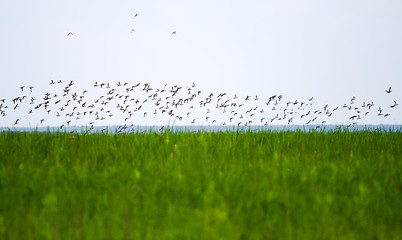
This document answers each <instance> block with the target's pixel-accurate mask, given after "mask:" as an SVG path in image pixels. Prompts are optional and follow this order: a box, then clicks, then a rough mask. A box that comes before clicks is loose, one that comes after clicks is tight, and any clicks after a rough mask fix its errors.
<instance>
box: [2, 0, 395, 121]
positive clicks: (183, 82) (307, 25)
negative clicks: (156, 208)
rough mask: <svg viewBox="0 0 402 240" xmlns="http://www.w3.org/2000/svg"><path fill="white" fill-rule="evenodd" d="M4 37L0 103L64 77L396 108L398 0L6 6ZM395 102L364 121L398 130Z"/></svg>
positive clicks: (42, 0) (21, 1)
mask: <svg viewBox="0 0 402 240" xmlns="http://www.w3.org/2000/svg"><path fill="white" fill-rule="evenodd" d="M135 14H138V16H137V17H134V15H135ZM132 29H134V31H135V32H133V31H132ZM173 31H176V34H172V32H173ZM0 32H1V38H0V66H1V67H0V70H1V71H0V81H1V88H0V99H1V98H6V99H12V98H14V97H16V96H19V95H21V92H20V91H21V90H20V89H19V86H21V85H25V86H35V89H36V91H39V90H41V91H45V92H46V91H51V89H50V90H48V89H49V88H50V87H51V86H49V82H50V80H51V79H54V80H59V79H62V80H63V81H65V82H69V81H71V80H74V82H75V83H76V86H80V87H82V88H87V87H89V86H91V85H92V84H93V83H94V82H95V81H98V82H110V83H116V82H118V81H122V82H129V83H130V84H135V83H138V82H141V83H145V82H149V83H151V85H153V86H158V87H160V86H161V87H163V86H164V84H169V85H170V86H174V85H179V86H183V87H185V86H190V85H191V84H192V83H196V85H197V88H198V89H199V90H202V91H204V92H217V93H219V92H228V94H231V95H233V94H237V95H239V96H245V95H251V96H255V95H258V96H259V97H260V98H261V99H268V97H269V96H271V95H273V94H283V95H284V96H285V97H287V99H289V101H290V100H292V101H293V100H295V99H307V98H310V97H312V96H314V104H315V105H316V106H317V108H318V107H321V106H324V105H325V104H327V103H328V104H330V105H331V106H334V107H335V106H342V105H343V104H344V103H347V102H349V101H350V98H351V97H353V96H355V97H356V98H357V100H356V101H360V102H371V101H374V102H375V103H376V107H378V106H382V107H383V109H384V110H385V109H387V108H389V106H390V105H392V104H393V103H394V101H397V102H398V103H402V97H401V96H402V44H401V43H402V1H400V0H337V1H327V0H305V1H297V0H272V1H269V0H258V1H257V0H255V1H244V0H242V1H237V0H231V1H229V0H222V1H220V0H215V1H201V0H198V1H197V0H196V1H184V0H172V1H170V0H160V1H156V0H155V1H154V0H143V1H136V0H130V1H124V0H122V1H110V0H108V1H106V0H97V1H81V0H80V1H78V0H68V1H54V0H53V1H50V0H37V1H28V0H3V1H1V3H0ZM69 32H72V33H73V35H70V36H67V34H68V33H69ZM389 87H392V90H393V92H392V93H391V94H387V93H386V92H385V89H388V88H389ZM91 94H96V93H91ZM399 107H400V106H398V107H396V108H394V109H392V112H390V113H391V115H390V116H389V117H387V118H383V117H380V118H378V117H372V118H370V119H368V120H367V122H366V123H388V124H402V111H401V110H400V109H399ZM13 114H14V113H10V114H9V115H8V117H9V119H8V120H7V119H6V118H4V117H3V118H1V117H0V125H2V126H4V125H10V124H12V123H14V119H13V117H16V116H17V115H13ZM18 116H19V117H21V115H18ZM22 117H23V116H22ZM36 120H37V119H36ZM147 121H149V120H147ZM340 121H342V120H341V117H339V118H335V120H334V121H333V122H340ZM329 122H330V121H329ZM139 123H141V121H139ZM49 124H51V123H49Z"/></svg>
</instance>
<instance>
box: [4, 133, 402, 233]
mask: <svg viewBox="0 0 402 240" xmlns="http://www.w3.org/2000/svg"><path fill="white" fill-rule="evenodd" d="M401 159H402V133H401V132H399V131H394V132H391V131H375V132H373V131H354V132H353V131H347V130H341V131H326V132H324V131H309V132H303V131H278V132H277V131H263V132H250V131H231V132H230V131H229V132H202V131H200V132H196V133H193V132H170V131H169V130H166V131H164V132H162V133H158V132H148V133H140V132H137V133H132V134H128V133H124V134H107V133H104V134H102V133H94V134H79V133H62V132H54V133H46V132H45V133H43V132H42V133H39V132H23V133H19V132H12V131H4V132H0V239H97V240H99V239H401V238H402V227H401V226H402V161H401Z"/></svg>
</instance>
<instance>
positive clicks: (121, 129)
mask: <svg viewBox="0 0 402 240" xmlns="http://www.w3.org/2000/svg"><path fill="white" fill-rule="evenodd" d="M167 129H169V131H173V132H194V131H196V132H197V131H205V132H225V131H233V132H235V131H251V132H253V131H297V130H301V131H304V132H308V131H312V130H318V131H331V130H332V131H335V130H341V131H342V130H348V131H365V130H371V131H374V130H381V131H392V132H398V131H402V125H382V124H378V125H355V126H353V125H352V126H349V127H348V126H347V125H324V126H322V125H269V126H264V125H255V126H246V127H245V126H234V125H229V126H210V125H207V126H201V125H197V126H191V125H183V126H167V125H163V126H162V125H158V126H141V125H138V126H124V125H121V126H120V125H112V126H94V127H93V128H90V127H88V126H70V127H64V128H62V129H61V128H60V127H50V126H49V127H37V128H30V127H18V128H16V127H13V128H9V127H0V132H6V131H13V132H76V133H86V132H87V133H97V132H106V131H107V132H108V133H130V132H134V133H135V132H163V131H165V130H167Z"/></svg>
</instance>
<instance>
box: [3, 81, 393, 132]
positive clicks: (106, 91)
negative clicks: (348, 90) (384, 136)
mask: <svg viewBox="0 0 402 240" xmlns="http://www.w3.org/2000/svg"><path fill="white" fill-rule="evenodd" d="M49 85H50V86H49V88H47V92H43V93H42V94H41V93H39V95H38V93H37V91H36V88H35V87H34V86H20V89H19V90H18V92H20V94H19V96H16V97H14V98H12V99H5V98H0V122H2V121H1V119H6V118H7V116H8V114H9V112H10V111H13V114H10V115H13V116H16V115H18V116H19V117H17V118H16V119H15V120H13V121H12V122H13V127H19V125H20V122H21V121H26V120H28V121H30V120H32V119H40V121H39V122H37V123H36V126H37V127H40V126H48V125H50V124H53V125H54V123H55V122H59V124H57V125H58V127H59V128H60V129H63V128H64V127H68V126H83V125H86V126H89V129H88V130H89V131H91V130H94V126H105V125H107V124H104V123H106V122H111V121H112V122H113V123H115V125H119V127H118V131H119V132H123V131H124V132H127V131H135V127H136V126H138V125H139V124H138V122H139V121H142V122H144V121H145V122H149V123H151V124H152V122H154V121H155V119H157V120H161V119H164V120H166V122H167V121H169V123H174V124H176V125H190V126H191V125H203V126H206V125H211V126H213V125H215V126H227V125H230V126H251V125H265V126H266V125H287V124H299V123H301V124H303V125H317V127H321V126H323V125H325V124H326V122H327V120H328V119H329V118H330V117H332V116H333V115H334V114H336V113H337V112H340V111H344V112H346V113H347V115H348V123H347V125H346V127H350V126H354V125H357V124H359V122H360V121H363V120H364V118H365V117H368V116H372V115H375V116H376V117H381V118H386V117H389V116H390V115H391V111H392V109H394V108H396V107H397V106H398V105H399V104H398V103H397V102H396V101H393V103H392V104H390V105H389V106H386V107H381V106H376V104H375V103H374V102H372V101H371V102H359V101H358V100H357V98H356V97H355V96H353V97H351V98H350V101H349V102H348V103H345V104H344V105H341V106H329V105H328V104H326V105H325V106H321V107H318V108H317V107H314V105H313V103H314V97H311V98H307V99H305V100H290V101H289V100H285V99H286V98H285V97H284V96H283V95H271V96H264V97H262V96H256V95H254V96H251V95H245V96H238V95H231V96H229V95H228V94H227V93H225V92H221V93H214V92H206V93H205V92H204V91H201V90H200V89H198V88H197V86H196V84H192V85H190V86H186V87H182V86H177V85H174V86H169V85H168V84H165V85H164V86H163V87H161V88H154V87H153V86H151V84H150V83H136V84H130V83H127V82H124V83H123V82H117V83H114V84H112V83H106V82H102V83H101V82H95V83H94V84H93V85H92V88H88V89H84V90H82V89H81V90H78V89H76V84H75V83H74V81H68V82H66V83H65V82H63V81H62V80H58V81H55V80H51V81H50V82H49ZM385 92H386V94H392V89H391V88H388V89H386V90H385ZM34 115H36V117H34ZM38 117H39V118H38ZM48 118H50V121H48ZM9 122H10V121H9ZM163 129H164V127H163V126H162V127H161V128H160V130H161V131H162V130H163ZM104 130H105V129H102V131H104Z"/></svg>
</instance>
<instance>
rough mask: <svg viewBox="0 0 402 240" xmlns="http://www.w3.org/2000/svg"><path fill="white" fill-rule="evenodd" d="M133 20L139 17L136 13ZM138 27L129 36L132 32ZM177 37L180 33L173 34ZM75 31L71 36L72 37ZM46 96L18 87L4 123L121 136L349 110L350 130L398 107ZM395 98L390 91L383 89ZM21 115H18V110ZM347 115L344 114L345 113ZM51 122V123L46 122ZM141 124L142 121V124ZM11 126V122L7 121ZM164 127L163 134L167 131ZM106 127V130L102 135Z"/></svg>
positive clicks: (167, 92) (96, 93)
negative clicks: (148, 128)
mask: <svg viewBox="0 0 402 240" xmlns="http://www.w3.org/2000/svg"><path fill="white" fill-rule="evenodd" d="M133 17H134V18H136V17H138V14H135V15H133ZM134 32H135V30H134V28H132V29H131V33H134ZM171 34H173V35H174V34H176V31H173V32H171ZM73 35H74V33H73V32H69V33H67V36H68V37H71V36H73ZM49 85H50V87H49V88H46V89H47V92H44V93H38V92H37V91H36V88H35V87H34V86H20V91H19V92H20V94H19V96H16V97H14V98H12V99H5V98H0V125H4V124H1V122H2V120H6V119H7V116H8V115H9V112H10V111H13V113H12V114H10V115H12V116H16V115H17V116H18V117H16V118H15V119H14V120H13V121H12V122H13V127H19V126H20V125H21V121H28V122H29V123H31V120H33V119H40V121H39V122H37V123H36V127H40V126H49V125H53V126H54V125H55V123H57V124H56V125H57V126H58V127H59V128H60V129H63V128H65V127H69V126H89V129H88V131H91V130H94V126H105V125H107V123H110V122H113V123H114V124H115V125H119V127H118V131H119V132H123V131H124V132H127V131H135V127H136V126H138V125H139V124H138V122H145V123H150V124H153V122H154V120H155V119H158V120H162V121H165V122H169V124H170V123H173V124H177V125H202V126H206V125H216V126H227V125H230V126H250V125H265V126H266V125H286V124H301V125H316V126H317V127H321V126H323V125H325V124H326V122H327V120H328V119H329V118H330V117H332V116H333V115H334V114H336V113H337V112H340V111H346V115H347V116H348V119H347V121H348V123H347V124H346V127H350V126H355V125H358V124H359V122H363V121H364V119H365V118H366V117H368V116H369V117H370V116H373V115H375V116H376V117H381V118H386V117H388V116H390V115H391V111H392V109H394V108H395V107H397V106H398V105H399V104H398V103H397V102H396V101H393V104H390V105H389V106H386V107H381V106H376V104H375V103H374V102H373V101H371V102H364V101H363V102H359V101H358V99H357V98H356V97H355V96H353V97H351V98H350V101H349V102H347V103H345V104H343V105H342V106H329V104H326V105H325V106H321V107H318V108H317V107H314V106H313V102H314V101H313V100H314V97H310V98H307V99H304V100H300V99H299V100H286V98H285V97H284V96H283V95H279V94H277V95H271V96H264V97H262V96H256V95H253V96H251V95H245V96H237V95H231V96H229V94H227V93H225V92H221V93H213V92H204V91H201V90H200V89H198V88H197V86H196V85H195V84H192V85H190V86H185V87H184V86H177V85H174V86H168V84H165V85H164V86H163V87H161V88H154V87H153V86H151V84H150V83H136V84H130V83H128V82H124V83H123V82H117V83H106V82H102V83H101V82H95V83H94V84H93V85H92V88H90V89H85V90H82V89H81V90H79V89H76V88H75V87H76V84H75V83H74V81H68V82H64V81H62V80H57V81H56V80H50V82H49ZM385 92H386V94H391V93H392V89H391V87H390V88H388V89H386V90H385ZM19 111H20V112H19ZM344 115H345V114H344ZM48 119H49V120H48ZM140 120H141V121H140ZM9 122H10V121H9ZM163 129H164V126H162V127H161V128H160V129H159V130H161V131H162V130H163ZM105 130H106V128H103V129H102V132H103V131H105Z"/></svg>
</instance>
